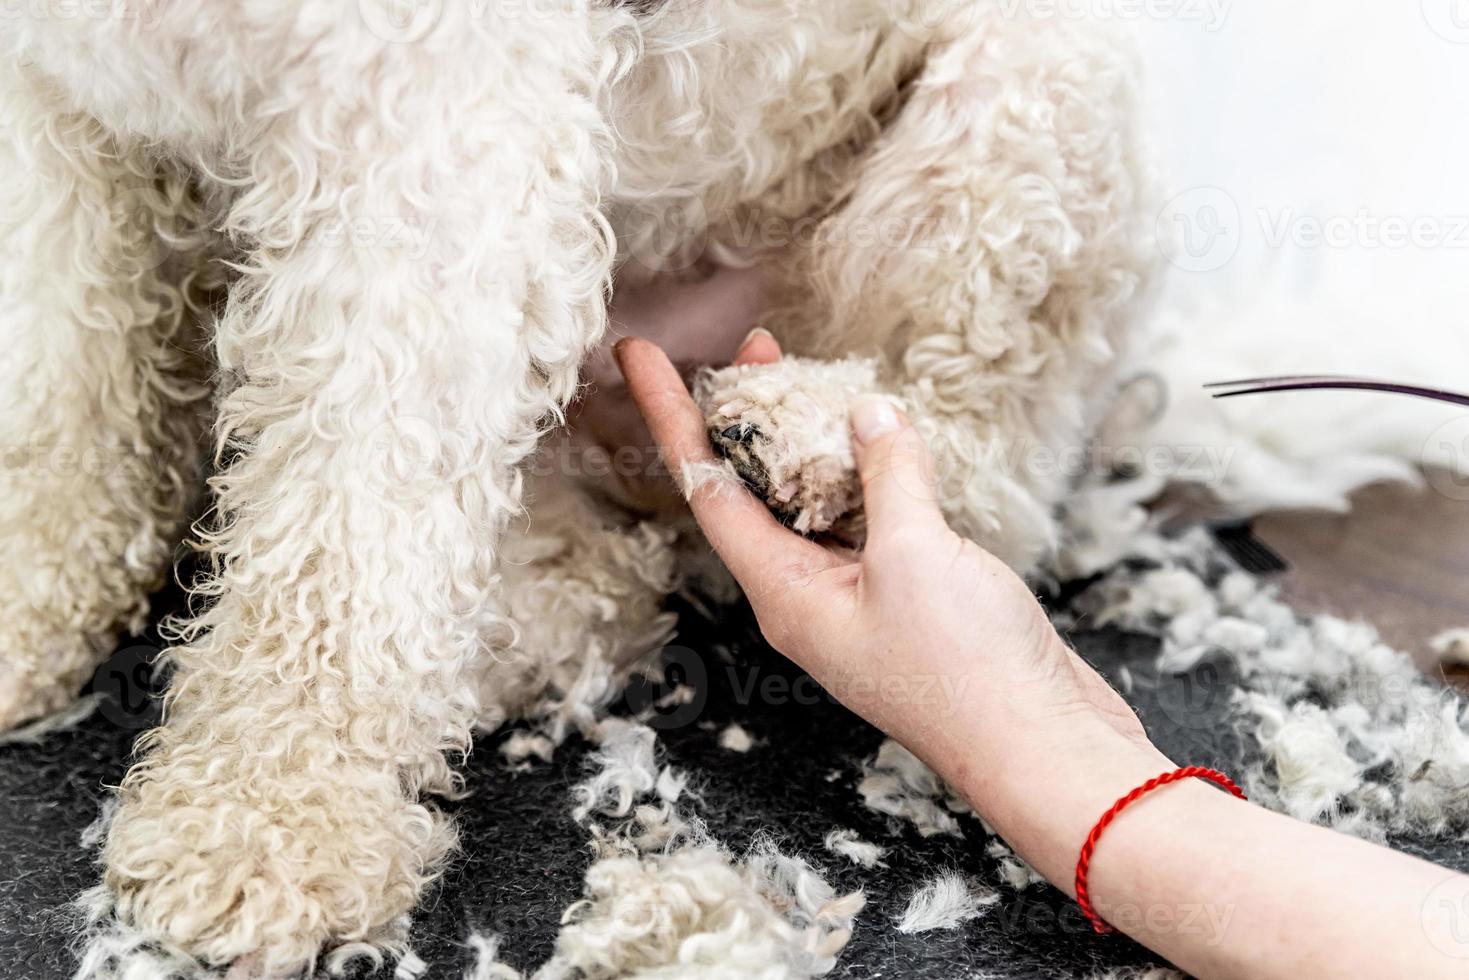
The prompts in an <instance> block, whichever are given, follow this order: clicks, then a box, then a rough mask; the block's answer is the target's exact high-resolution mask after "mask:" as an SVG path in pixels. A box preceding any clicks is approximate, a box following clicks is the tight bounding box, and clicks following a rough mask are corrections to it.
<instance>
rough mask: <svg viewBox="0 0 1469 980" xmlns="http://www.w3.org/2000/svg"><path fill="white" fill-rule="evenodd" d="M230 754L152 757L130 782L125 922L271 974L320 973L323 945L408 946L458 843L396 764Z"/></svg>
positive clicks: (123, 866)
mask: <svg viewBox="0 0 1469 980" xmlns="http://www.w3.org/2000/svg"><path fill="white" fill-rule="evenodd" d="M297 748H299V747H297ZM318 748H323V747H322V746H318ZM231 755H232V752H231V750H230V749H227V748H221V749H217V750H216V751H215V752H213V753H210V752H209V750H207V749H203V748H201V749H198V750H195V751H190V752H186V753H180V756H179V757H178V758H176V759H175V760H173V761H171V762H165V761H163V760H149V761H148V762H145V763H143V766H144V767H146V775H145V776H144V778H142V779H141V780H136V781H135V780H134V777H130V778H129V783H128V784H125V785H124V789H123V792H122V804H121V806H120V807H119V809H118V811H117V814H116V817H115V818H114V820H113V823H112V826H111V829H110V831H109V834H108V840H107V846H106V850H105V852H104V863H105V865H106V876H105V884H106V887H107V891H108V892H109V893H110V896H111V908H112V911H113V912H114V913H115V915H116V919H117V921H118V923H119V924H120V925H121V926H123V927H125V928H127V929H130V930H132V931H133V932H134V933H135V934H137V935H139V936H141V937H144V938H145V939H146V940H147V941H149V942H151V943H153V944H156V946H158V947H160V948H166V949H172V950H178V951H181V952H183V953H186V954H188V955H189V956H192V957H195V958H196V959H197V960H198V961H200V962H201V963H203V964H207V965H208V966H211V967H215V968H221V967H225V966H228V965H231V964H234V965H235V967H236V968H237V969H246V966H242V964H245V965H247V966H248V969H250V970H252V971H254V972H252V973H249V974H247V975H250V976H255V975H259V976H268V977H273V978H274V977H294V976H297V975H299V974H300V973H302V971H309V970H310V969H311V968H312V967H313V966H314V965H315V964H316V963H317V962H318V958H319V956H320V954H321V953H322V952H323V950H325V949H331V948H338V947H341V946H343V945H344V944H353V945H358V946H362V947H363V948H373V947H376V948H390V947H391V946H392V944H393V943H394V942H396V941H397V940H399V939H401V936H400V935H399V933H400V932H401V923H402V922H403V921H405V920H404V919H403V916H404V915H405V914H406V913H407V912H408V911H410V910H411V909H412V908H413V906H414V905H415V904H416V902H417V900H418V897H419V895H420V893H421V891H422V889H423V887H424V885H425V884H426V883H427V881H428V880H429V879H430V878H431V877H432V876H433V874H434V873H435V870H436V868H437V865H438V863H439V862H440V860H441V858H442V857H443V855H444V854H445V852H446V851H447V850H448V849H449V848H450V847H451V846H452V843H453V831H452V828H451V827H450V826H449V825H448V824H447V822H446V821H445V820H444V818H443V817H442V816H440V815H438V814H436V813H434V812H432V811H430V810H429V809H427V808H425V807H423V806H421V805H418V804H415V803H412V802H410V801H408V800H406V799H405V798H404V796H403V794H402V790H401V788H400V786H399V780H398V775H397V773H396V772H394V771H393V767H392V766H391V764H389V765H386V766H384V767H381V768H377V767H369V766H360V765H349V764H345V763H343V762H342V761H341V760H337V761H335V762H333V761H331V760H330V756H329V753H323V754H321V755H319V756H318V757H316V758H304V759H303V758H297V760H296V762H297V764H296V765H293V767H292V769H293V771H291V772H289V773H288V774H285V775H282V774H281V772H280V771H279V770H277V768H276V765H277V763H279V762H281V760H272V759H269V758H256V759H249V760H246V759H238V760H236V759H231V758H229V757H230V756H231ZM215 764H217V765H218V768H216V765H215ZM136 775H138V774H137V773H135V774H134V776H136Z"/></svg>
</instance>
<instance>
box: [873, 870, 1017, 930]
mask: <svg viewBox="0 0 1469 980" xmlns="http://www.w3.org/2000/svg"><path fill="white" fill-rule="evenodd" d="M999 900H1000V893H999V892H997V891H995V890H994V889H992V888H985V887H983V886H981V885H978V884H976V883H975V882H973V881H972V880H970V879H968V878H966V877H964V876H963V875H961V874H959V873H957V872H954V871H945V872H943V873H942V874H940V875H938V876H937V877H936V878H934V879H932V880H931V881H928V882H926V883H924V884H923V885H921V886H919V888H918V889H917V890H916V891H915V892H914V893H913V896H912V897H911V898H910V899H908V907H907V908H905V909H904V910H903V914H902V915H901V916H900V917H899V918H898V931H899V932H905V933H913V932H928V931H929V930H932V929H957V928H958V927H959V926H961V925H963V924H964V923H966V922H968V921H970V920H971V919H977V918H979V917H980V916H982V915H984V914H985V912H986V911H988V910H989V908H990V906H992V905H994V904H996V903H997V902H999Z"/></svg>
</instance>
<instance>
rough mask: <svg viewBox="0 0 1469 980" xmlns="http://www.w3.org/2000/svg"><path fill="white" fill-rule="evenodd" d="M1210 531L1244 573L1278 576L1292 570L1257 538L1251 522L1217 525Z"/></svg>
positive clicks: (1288, 564) (1232, 522)
mask: <svg viewBox="0 0 1469 980" xmlns="http://www.w3.org/2000/svg"><path fill="white" fill-rule="evenodd" d="M1209 530H1210V532H1211V533H1212V534H1213V535H1214V540H1215V541H1218V542H1219V546H1220V547H1222V548H1223V549H1224V550H1225V552H1226V553H1227V554H1228V555H1229V557H1230V558H1233V559H1234V561H1235V564H1237V565H1239V567H1240V568H1241V569H1243V570H1244V571H1247V572H1249V573H1251V574H1253V575H1276V574H1279V573H1280V572H1284V571H1288V570H1289V569H1290V563H1289V562H1287V561H1286V560H1285V559H1284V558H1282V557H1280V555H1279V554H1278V553H1276V551H1275V550H1274V549H1273V548H1271V547H1270V546H1269V545H1268V544H1266V543H1265V542H1263V541H1261V540H1260V539H1259V538H1258V537H1256V536H1255V528H1254V526H1253V525H1252V524H1251V523H1250V522H1249V521H1230V522H1228V523H1224V524H1215V525H1213V526H1212V527H1211V528H1210V529H1209Z"/></svg>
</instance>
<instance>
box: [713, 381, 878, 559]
mask: <svg viewBox="0 0 1469 980" xmlns="http://www.w3.org/2000/svg"><path fill="white" fill-rule="evenodd" d="M877 391H878V387H877V371H876V367H875V365H874V364H873V363H872V362H871V361H865V360H858V359H855V358H854V359H849V360H844V361H816V360H810V359H807V358H801V357H785V358H782V359H781V360H779V361H777V362H775V363H773V364H750V365H741V366H735V367H728V368H722V369H720V370H705V371H703V372H701V373H700V375H699V376H698V378H696V379H695V383H694V399H695V401H697V402H698V404H699V407H700V408H701V409H702V410H703V412H704V416H705V419H706V420H707V423H708V426H709V436H710V439H711V440H712V441H713V443H714V446H715V448H716V449H717V450H718V451H719V452H720V453H721V454H723V455H724V457H725V458H726V459H728V460H729V462H730V464H731V465H732V466H733V467H734V469H735V472H736V473H738V474H739V475H740V477H741V478H742V479H743V480H744V481H745V483H746V484H748V485H749V486H750V488H751V489H752V490H753V491H754V492H755V493H757V494H759V495H760V496H761V497H763V498H764V500H765V502H766V503H767V504H768V505H769V507H770V508H771V510H773V511H774V512H775V513H776V514H777V515H778V516H779V517H780V518H781V519H782V520H783V521H785V522H786V523H788V524H789V525H790V526H791V527H792V528H794V529H795V530H797V531H800V532H802V533H805V534H816V533H821V532H825V531H829V530H831V529H833V528H834V527H836V526H837V525H838V522H839V521H843V520H844V519H845V518H848V517H849V515H853V514H854V513H856V512H858V511H860V509H861V505H862V485H861V482H860V481H859V480H858V478H857V470H856V462H855V459H854V457H853V455H852V436H851V429H850V428H849V424H848V416H849V414H850V410H851V406H852V404H853V403H854V402H855V401H856V400H857V399H858V398H860V397H862V396H864V395H870V394H874V393H876V392H877Z"/></svg>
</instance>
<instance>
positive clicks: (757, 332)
mask: <svg viewBox="0 0 1469 980" xmlns="http://www.w3.org/2000/svg"><path fill="white" fill-rule="evenodd" d="M761 337H769V338H770V339H771V340H774V339H775V335H774V334H772V333H771V332H770V331H769V330H766V329H765V328H764V327H756V328H755V329H754V330H751V331H750V332H749V333H747V334H745V339H744V340H742V341H740V350H744V349H745V348H746V347H749V346H750V345H751V344H752V343H754V342H755V341H757V340H759V339H760V338H761Z"/></svg>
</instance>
